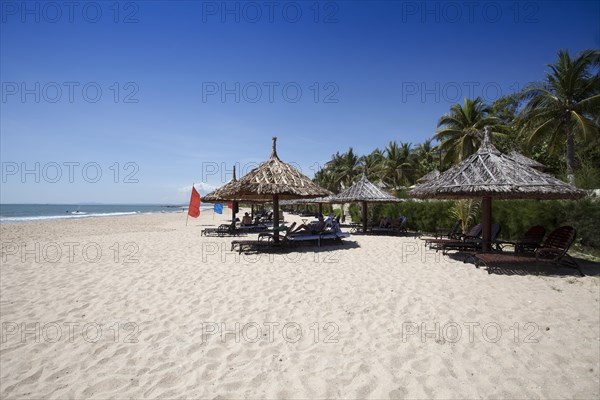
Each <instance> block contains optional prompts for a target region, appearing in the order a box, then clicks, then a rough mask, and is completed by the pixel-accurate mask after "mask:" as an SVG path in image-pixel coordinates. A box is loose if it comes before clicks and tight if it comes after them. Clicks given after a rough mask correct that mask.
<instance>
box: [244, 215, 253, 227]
mask: <svg viewBox="0 0 600 400" xmlns="http://www.w3.org/2000/svg"><path fill="white" fill-rule="evenodd" d="M242 225H252V217H251V216H250V214H248V213H245V214H244V216H243V217H242Z"/></svg>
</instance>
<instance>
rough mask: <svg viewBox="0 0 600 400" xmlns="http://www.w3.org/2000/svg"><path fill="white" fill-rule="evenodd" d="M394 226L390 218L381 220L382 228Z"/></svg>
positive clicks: (380, 225)
mask: <svg viewBox="0 0 600 400" xmlns="http://www.w3.org/2000/svg"><path fill="white" fill-rule="evenodd" d="M391 226H392V219H391V218H390V217H383V218H381V220H379V227H380V228H390V227H391Z"/></svg>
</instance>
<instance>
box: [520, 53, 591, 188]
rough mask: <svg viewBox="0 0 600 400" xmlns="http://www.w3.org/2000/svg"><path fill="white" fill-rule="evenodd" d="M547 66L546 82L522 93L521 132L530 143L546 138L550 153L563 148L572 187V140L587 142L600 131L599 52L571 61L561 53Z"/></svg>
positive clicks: (530, 86)
mask: <svg viewBox="0 0 600 400" xmlns="http://www.w3.org/2000/svg"><path fill="white" fill-rule="evenodd" d="M548 67H549V68H550V70H551V71H549V72H546V80H545V82H539V83H532V84H529V85H528V86H526V87H525V88H524V89H523V92H522V93H521V96H520V98H521V99H524V100H527V101H528V102H527V104H526V105H525V106H524V108H523V110H522V112H521V116H522V118H523V119H524V121H525V124H524V127H523V130H524V131H525V132H526V133H527V134H528V136H529V143H530V144H533V143H537V142H540V141H542V140H544V139H546V140H547V141H548V142H549V151H550V153H554V152H555V151H557V150H559V149H562V148H563V147H564V148H565V160H566V167H567V179H568V181H569V183H571V184H574V183H575V173H574V163H575V138H576V136H577V137H580V138H581V139H584V140H589V139H591V138H592V137H593V136H597V135H598V133H599V132H600V127H599V125H598V114H599V113H600V76H599V74H598V67H600V51H598V50H587V51H584V52H582V53H581V54H579V55H578V56H577V57H575V58H571V56H570V55H569V52H568V51H567V50H560V51H559V52H558V61H557V62H556V63H555V64H554V65H548ZM594 72H595V73H594ZM594 118H595V120H594Z"/></svg>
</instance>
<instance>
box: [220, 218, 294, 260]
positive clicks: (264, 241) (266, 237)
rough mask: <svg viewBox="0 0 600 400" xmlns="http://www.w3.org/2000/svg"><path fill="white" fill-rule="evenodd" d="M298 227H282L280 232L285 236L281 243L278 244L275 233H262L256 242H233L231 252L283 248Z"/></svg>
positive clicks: (292, 225) (280, 240)
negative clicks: (235, 250)
mask: <svg viewBox="0 0 600 400" xmlns="http://www.w3.org/2000/svg"><path fill="white" fill-rule="evenodd" d="M295 227H296V223H295V222H294V223H292V224H291V225H290V226H289V227H287V226H280V227H279V231H280V232H285V235H283V236H280V237H279V242H278V243H276V242H275V241H274V240H273V238H274V235H273V231H269V232H262V233H259V234H258V239H255V240H234V241H232V242H231V251H233V250H234V249H235V248H236V247H237V249H238V252H240V253H241V252H243V251H251V250H257V249H259V248H264V247H276V246H281V245H282V244H283V243H285V241H286V240H287V237H288V236H289V235H290V234H291V232H292V231H293V230H294V228H295Z"/></svg>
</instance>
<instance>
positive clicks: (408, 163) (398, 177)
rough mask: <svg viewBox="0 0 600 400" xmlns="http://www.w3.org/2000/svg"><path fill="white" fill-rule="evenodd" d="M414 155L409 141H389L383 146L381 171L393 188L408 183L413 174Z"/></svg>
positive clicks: (395, 188)
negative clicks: (383, 154) (383, 155)
mask: <svg viewBox="0 0 600 400" xmlns="http://www.w3.org/2000/svg"><path fill="white" fill-rule="evenodd" d="M414 169H415V168H414V157H413V155H412V151H411V144H410V143H400V145H398V143H396V141H395V140H394V141H391V142H390V144H389V145H387V147H386V148H385V159H384V160H383V172H384V176H385V178H386V179H387V180H388V182H391V184H392V187H393V189H394V190H397V189H398V186H399V185H400V184H409V183H410V181H411V178H412V177H413V175H414Z"/></svg>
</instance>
